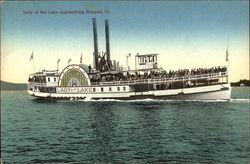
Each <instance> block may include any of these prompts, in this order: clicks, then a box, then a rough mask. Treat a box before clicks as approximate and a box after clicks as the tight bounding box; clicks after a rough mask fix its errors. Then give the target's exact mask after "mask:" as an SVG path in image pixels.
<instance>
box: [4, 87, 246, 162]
mask: <svg viewBox="0 0 250 164" xmlns="http://www.w3.org/2000/svg"><path fill="white" fill-rule="evenodd" d="M249 89H250V88H247V87H244V88H232V99H231V100H230V101H163V100H140V101H78V102H69V101H68V102H67V101H66V102H53V103H48V102H43V101H37V100H35V99H34V98H33V97H31V96H29V95H28V94H27V92H26V91H1V158H2V159H3V162H4V163H81V162H83V163H93V162H96V163H99V162H102V163H103V162H104V163H106V162H107V163H117V162H122V163H145V162H167V163H172V162H177V163H184V162H188V163H249V162H250V144H249V143H250V142H249V134H250V131H249V91H250V90H249Z"/></svg>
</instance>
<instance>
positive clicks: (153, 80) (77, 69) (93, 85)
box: [28, 18, 231, 100]
mask: <svg viewBox="0 0 250 164" xmlns="http://www.w3.org/2000/svg"><path fill="white" fill-rule="evenodd" d="M92 24H93V38H94V53H93V59H94V60H93V68H92V67H91V65H85V64H81V63H80V64H68V65H67V66H66V67H65V68H64V69H63V70H62V71H61V72H59V70H58V69H57V70H43V71H41V72H36V73H33V74H30V75H29V80H28V93H29V94H30V95H32V96H35V97H38V98H41V99H128V100H135V99H145V98H150V99H182V100H183V99H184V100H186V99H187V100H204V99H209V100H212V99H216V100H217V99H230V94H231V88H230V84H229V82H228V69H227V67H213V68H206V69H205V68H198V69H192V70H188V69H182V70H178V71H172V70H170V71H168V72H167V71H165V70H163V69H162V68H160V67H159V66H158V62H157V60H158V58H159V54H138V53H137V54H135V55H134V57H135V69H129V67H127V68H126V69H124V68H122V67H120V66H119V62H118V61H115V60H111V56H110V38H109V21H108V20H105V38H106V52H105V53H100V52H99V51H98V40H97V25H96V19H95V18H93V19H92ZM130 56H131V54H129V55H128V56H127V59H128V57H130ZM127 62H128V60H127ZM127 65H128V64H127Z"/></svg>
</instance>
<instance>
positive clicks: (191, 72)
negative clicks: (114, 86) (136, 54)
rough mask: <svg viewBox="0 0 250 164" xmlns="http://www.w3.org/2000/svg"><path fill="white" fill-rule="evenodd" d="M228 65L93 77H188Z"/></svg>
mask: <svg viewBox="0 0 250 164" xmlns="http://www.w3.org/2000/svg"><path fill="white" fill-rule="evenodd" d="M226 71H227V68H226V67H212V68H198V69H191V70H189V69H179V70H177V71H173V70H170V71H169V72H167V71H161V72H158V71H151V72H150V73H143V74H140V73H138V72H136V73H135V74H130V73H129V72H127V74H123V73H120V74H116V75H102V76H101V77H98V78H96V79H92V82H99V81H120V80H124V81H127V80H140V79H157V78H173V77H183V76H185V77H187V76H194V75H202V74H212V73H219V72H226Z"/></svg>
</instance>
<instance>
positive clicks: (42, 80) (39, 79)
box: [28, 76, 46, 83]
mask: <svg viewBox="0 0 250 164" xmlns="http://www.w3.org/2000/svg"><path fill="white" fill-rule="evenodd" d="M28 81H29V82H36V83H46V78H45V76H33V77H29V79H28Z"/></svg>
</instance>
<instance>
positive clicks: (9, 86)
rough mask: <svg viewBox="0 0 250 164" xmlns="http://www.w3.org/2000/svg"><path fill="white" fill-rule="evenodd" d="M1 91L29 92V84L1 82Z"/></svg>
mask: <svg viewBox="0 0 250 164" xmlns="http://www.w3.org/2000/svg"><path fill="white" fill-rule="evenodd" d="M1 90H27V84H25V83H10V82H6V81H1Z"/></svg>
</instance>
